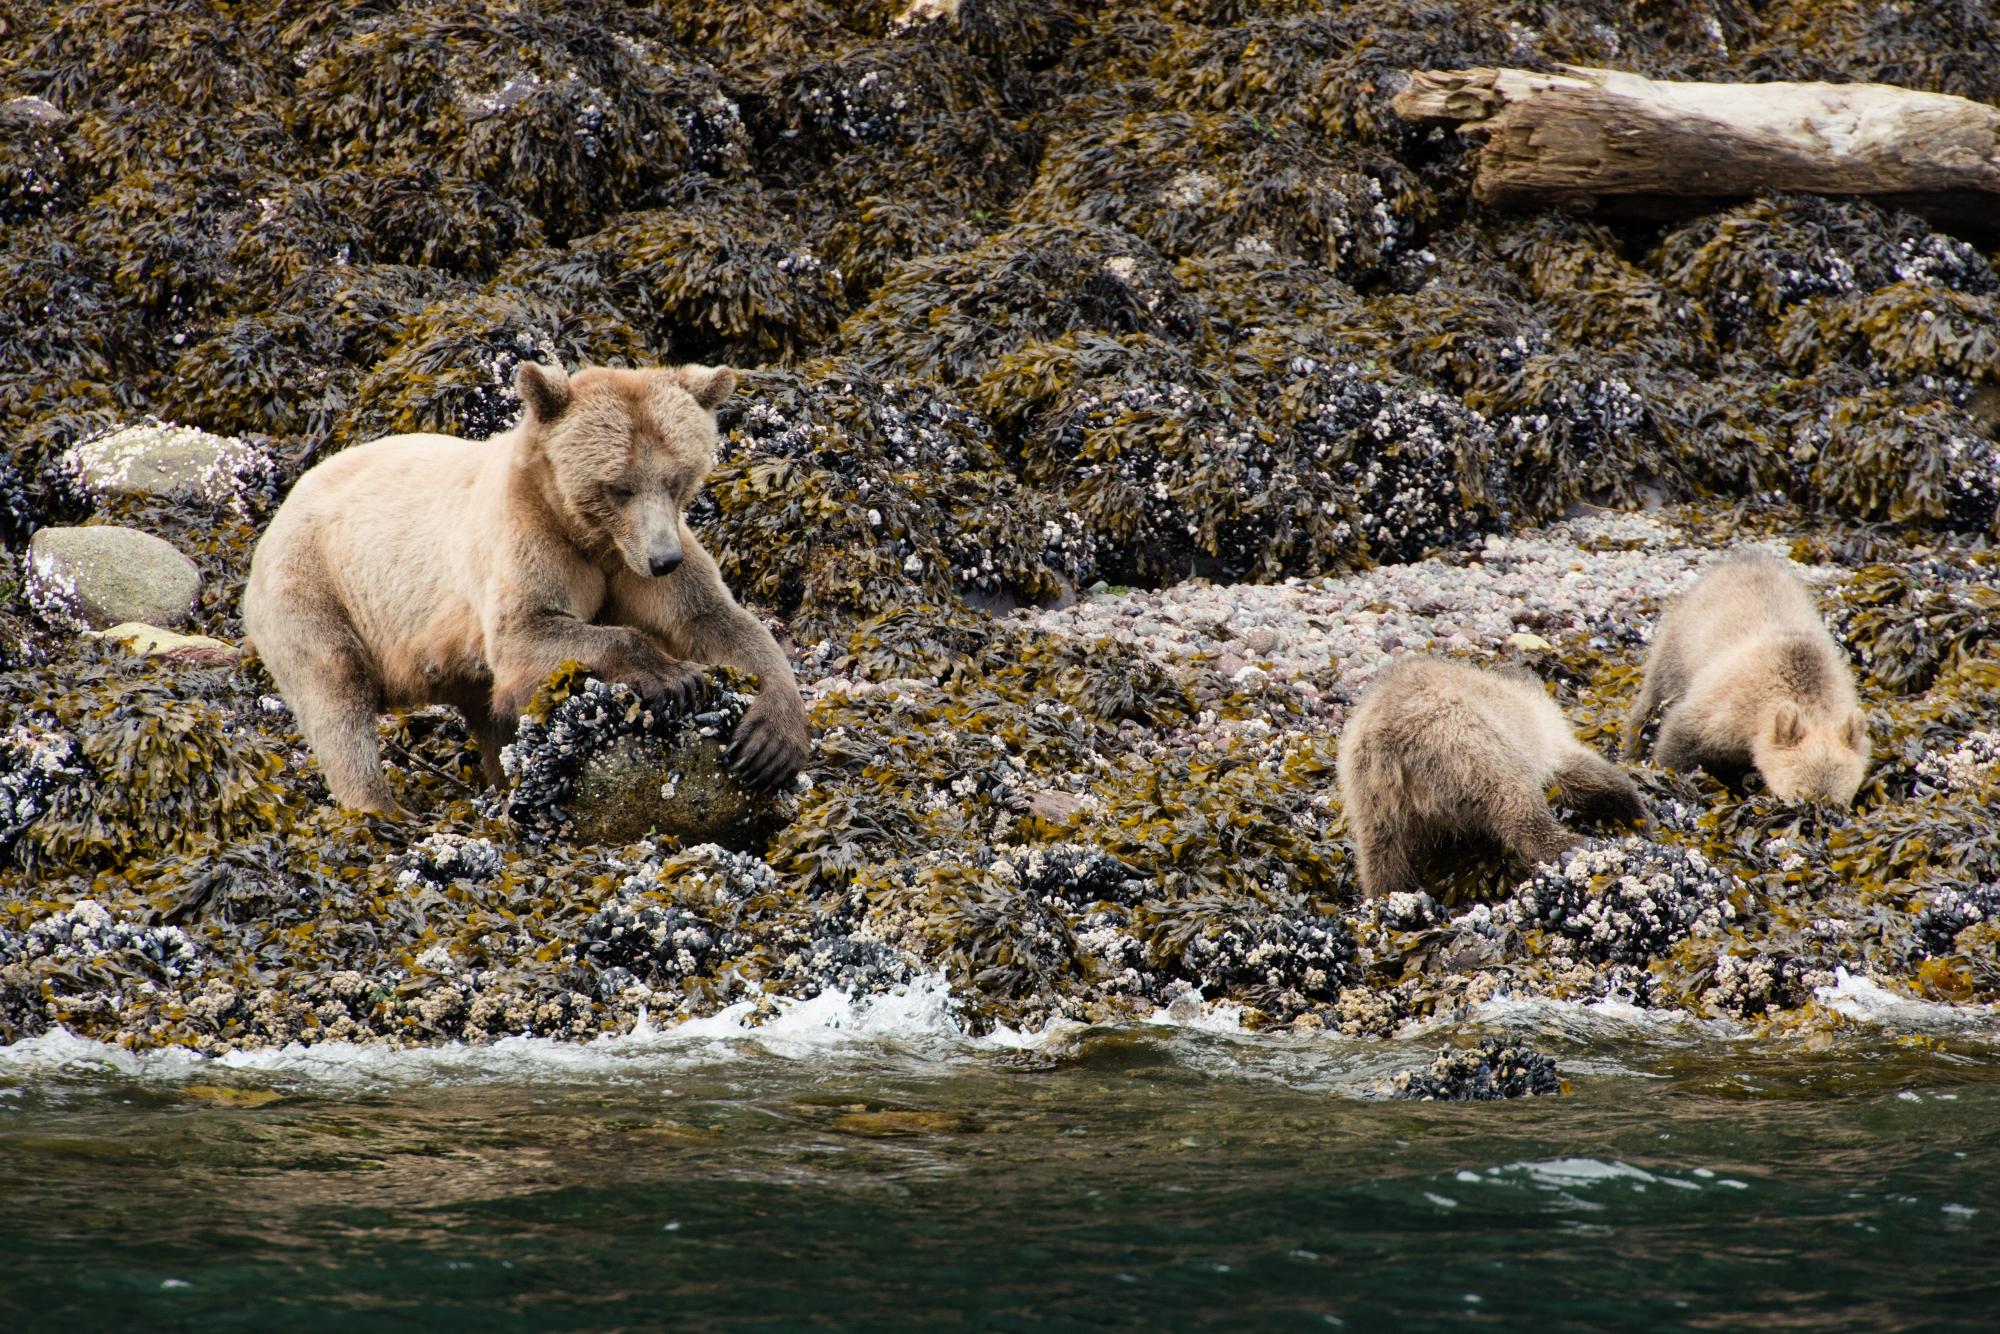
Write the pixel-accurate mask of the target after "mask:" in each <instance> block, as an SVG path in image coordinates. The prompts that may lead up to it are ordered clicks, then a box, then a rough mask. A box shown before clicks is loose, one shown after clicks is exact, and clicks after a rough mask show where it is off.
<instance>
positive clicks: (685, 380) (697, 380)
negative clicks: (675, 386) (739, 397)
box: [680, 366, 736, 412]
mask: <svg viewBox="0 0 2000 1334" xmlns="http://www.w3.org/2000/svg"><path fill="white" fill-rule="evenodd" d="M680 373H681V386H682V387H683V388H685V389H686V390H687V391H688V392H689V393H690V394H692V395H694V401H695V402H697V403H699V404H701V405H702V406H703V407H704V408H707V409H708V410H709V411H710V412H713V411H715V410H716V409H717V408H719V407H721V406H722V400H723V399H725V398H728V397H729V396H730V395H731V394H733V393H735V392H736V372H735V371H733V370H731V369H729V367H727V366H682V367H681V368H680Z"/></svg>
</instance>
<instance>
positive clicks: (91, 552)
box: [27, 525, 201, 630]
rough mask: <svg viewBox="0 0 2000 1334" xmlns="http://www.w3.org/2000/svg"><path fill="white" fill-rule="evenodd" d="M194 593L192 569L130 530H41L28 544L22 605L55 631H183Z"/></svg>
mask: <svg viewBox="0 0 2000 1334" xmlns="http://www.w3.org/2000/svg"><path fill="white" fill-rule="evenodd" d="M200 593H201V572H200V571H199V570H197V569H195V566H194V562H193V561H191V560H189V559H188V558H187V557H186V556H183V555H182V554H181V553H180V552H178V551H176V550H174V547H173V544H172V543H170V542H166V541H163V540H162V539H160V538H157V537H154V536H153V535H152V534H151V533H142V532H139V531H138V530H137V529H134V528H115V527H111V526H109V525H105V526H95V527H89V528H44V529H42V530H41V531H40V532H38V533H36V534H35V536H34V539H33V540H32V541H30V542H29V544H28V579H27V595H28V601H29V603H30V604H31V605H32V606H33V607H34V609H35V611H36V612H37V614H39V615H40V616H41V618H42V619H43V620H44V621H46V622H48V623H49V624H50V625H52V626H55V627H58V628H66V629H71V630H102V629H105V628H107V627H109V626H113V625H118V624H121V623H123V622H125V621H144V622H146V623H148V624H151V625H163V626H176V625H181V624H183V623H185V622H186V620H187V619H188V616H189V615H190V614H191V613H192V612H193V611H194V603H195V598H196V597H197V596H198V595H199V594H200Z"/></svg>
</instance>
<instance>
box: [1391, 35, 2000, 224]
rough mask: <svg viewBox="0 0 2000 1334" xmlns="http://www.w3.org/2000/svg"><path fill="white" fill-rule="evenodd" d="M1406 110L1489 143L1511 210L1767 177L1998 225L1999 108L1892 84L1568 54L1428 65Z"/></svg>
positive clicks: (1483, 170)
mask: <svg viewBox="0 0 2000 1334" xmlns="http://www.w3.org/2000/svg"><path fill="white" fill-rule="evenodd" d="M1393 105H1394V107H1395V110H1396V113H1397V114H1398V115H1400V116H1402V117H1403V118H1404V119H1406V120H1412V121H1422V122H1432V123H1445V124H1456V125H1457V126H1458V127H1459V133H1461V134H1464V135H1467V136H1470V137H1473V138H1477V139H1480V140H1483V145H1482V147H1481V148H1480V150H1479V160H1478V167H1477V174H1476V175H1475V177H1474V181H1473V195H1474V197H1475V198H1477V199H1479V200H1480V201H1482V202H1484V203H1488V204H1492V205H1495V206H1496V207H1502V208H1546V207H1556V208H1563V209H1569V210H1572V211H1579V212H1590V211H1598V212H1618V213H1627V214H1639V215H1643V216H1662V217H1676V216H1685V215H1687V214H1689V213H1694V212H1700V211H1704V210H1706V209H1708V208H1712V207H1714V206H1715V205H1717V204H1719V203H1722V202H1725V201H1728V200H1734V199H1741V198H1744V197H1745V196H1748V195H1754V194H1757V193H1760V192H1762V191H1767V190H1790V191H1799V192H1803V193H1807V194H1823V195H1865V196H1869V197H1873V198H1877V199H1880V200H1881V201H1883V202H1885V203H1889V204H1894V205H1898V206H1902V207H1908V208H1912V209H1914V210H1916V211H1918V212H1921V213H1926V214H1929V215H1931V216H1933V217H1935V218H1938V219H1939V220H1941V221H1946V222H1952V223H1957V224H1962V225H1966V226H1969V227H1972V228H1973V229H1976V230H1982V231H1992V230H1995V229H1996V228H2000V109H1996V108H1994V107H1990V106H1987V105H1985V104H1983V103H1980V102H1972V101H1968V100H1967V99H1965V98H1962V97H1948V96H1946V95H1944V94H1942V93H1921V92H1915V91H1913V90H1911V89H1908V88H1895V87H1891V86H1890V85H1888V84H1879V83H1853V84H1834V83H1755V84H1745V83H1669V82H1663V81H1660V80H1655V79H1647V78H1642V77H1640V76H1639V75H1636V74H1625V73H1620V72H1618V71H1616V70H1604V69H1586V68H1582V67H1577V66H1570V67H1566V68H1565V69H1564V70H1563V71H1562V72H1560V73H1553V74H1536V73H1532V72H1530V71H1528V70H1518V69H1464V70H1424V71H1416V72H1413V73H1412V74H1411V76H1410V86H1409V87H1407V88H1405V89H1404V90H1403V91H1402V92H1400V93H1398V94H1397V95H1396V98H1395V102H1394V104H1393Z"/></svg>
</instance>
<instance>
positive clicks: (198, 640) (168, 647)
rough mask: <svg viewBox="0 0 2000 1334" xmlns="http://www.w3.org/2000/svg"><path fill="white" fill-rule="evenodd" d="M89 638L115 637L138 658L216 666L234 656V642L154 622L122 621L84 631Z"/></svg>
mask: <svg viewBox="0 0 2000 1334" xmlns="http://www.w3.org/2000/svg"><path fill="white" fill-rule="evenodd" d="M84 634H85V635H86V636H88V637H89V638H91V639H115V640H117V641H118V642H119V643H121V644H123V645H125V647H127V648H129V649H131V650H132V651H133V652H134V653H136V654H138V655H139V656H140V657H142V658H169V659H172V660H173V661H175V662H187V663H199V664H204V665H219V664H221V663H225V662H229V661H231V660H232V659H234V658H235V657H236V649H235V646H234V645H231V644H228V643H226V642H224V641H223V640H220V639H211V638H210V637H209V636H207V635H182V634H175V633H174V632H173V631H172V630H162V629H161V628H160V627H159V626H157V625H146V624H144V623H142V622H140V621H126V622H125V623H123V624H122V625H114V626H112V627H111V628H110V629H109V630H86V631H84Z"/></svg>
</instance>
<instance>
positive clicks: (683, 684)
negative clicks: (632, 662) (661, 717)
mask: <svg viewBox="0 0 2000 1334" xmlns="http://www.w3.org/2000/svg"><path fill="white" fill-rule="evenodd" d="M707 679H708V673H707V672H706V671H704V670H703V669H702V668H700V667H697V666H694V665H693V664H692V663H685V662H673V661H667V662H665V663H663V664H662V665H661V666H659V667H649V668H644V669H642V670H640V671H636V672H633V673H632V674H631V675H630V676H628V677H627V678H626V680H625V684H626V685H629V686H631V687H632V688H633V689H634V690H636V691H638V692H639V698H640V699H643V700H645V701H646V703H648V704H650V705H653V706H654V707H656V708H669V709H677V710H678V709H685V708H687V707H688V706H689V705H691V704H693V703H694V702H695V700H696V699H698V698H700V696H701V689H702V685H703V683H704V682H706V681H707Z"/></svg>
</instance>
